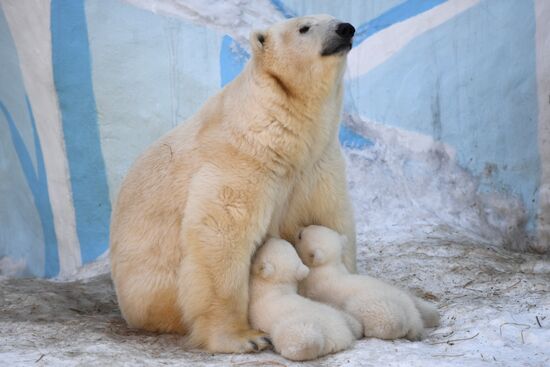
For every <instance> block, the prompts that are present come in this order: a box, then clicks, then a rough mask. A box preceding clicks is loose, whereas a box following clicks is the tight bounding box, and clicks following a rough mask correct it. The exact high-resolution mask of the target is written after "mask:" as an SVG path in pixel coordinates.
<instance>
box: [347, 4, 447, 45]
mask: <svg viewBox="0 0 550 367" xmlns="http://www.w3.org/2000/svg"><path fill="white" fill-rule="evenodd" d="M446 1H447V0H408V1H406V2H404V3H403V4H400V5H397V6H395V7H393V8H391V9H390V10H388V11H386V12H385V13H383V14H381V15H379V16H378V17H376V18H374V19H371V20H369V21H368V22H366V23H364V24H362V25H361V26H360V27H359V28H358V29H357V32H356V33H355V38H354V40H353V43H354V45H358V44H360V43H361V42H363V41H364V40H365V39H367V38H369V37H370V36H372V35H373V34H375V33H377V32H379V31H381V30H383V29H385V28H388V27H389V26H391V25H392V24H395V23H398V22H402V21H404V20H406V19H409V18H412V17H414V16H415V15H418V14H420V13H423V12H425V11H426V10H430V9H431V8H433V7H435V6H437V5H439V4H442V3H444V2H446Z"/></svg>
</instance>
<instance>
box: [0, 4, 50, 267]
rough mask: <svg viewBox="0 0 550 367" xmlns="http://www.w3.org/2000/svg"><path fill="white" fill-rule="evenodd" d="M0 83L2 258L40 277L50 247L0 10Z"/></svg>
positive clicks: (21, 91) (14, 61) (13, 56)
mask: <svg viewBox="0 0 550 367" xmlns="http://www.w3.org/2000/svg"><path fill="white" fill-rule="evenodd" d="M0 81H1V82H0V223H1V224H2V226H1V227H2V228H1V229H0V257H3V256H6V257H9V258H10V259H12V261H13V262H14V263H17V262H20V261H23V262H24V263H26V266H25V267H24V268H23V269H21V270H20V275H38V276H42V275H44V274H45V270H46V269H45V264H46V261H45V259H46V254H45V252H46V251H45V248H46V247H50V248H51V245H52V244H48V243H47V240H48V239H47V238H46V236H45V234H44V230H43V226H42V218H41V215H40V209H39V207H40V206H39V205H40V203H39V202H37V200H36V199H37V194H38V196H39V195H40V194H39V193H38V192H37V191H38V187H37V186H38V184H37V183H36V181H34V180H33V177H36V174H37V169H36V167H37V159H36V157H37V151H36V149H35V148H36V146H35V144H34V133H33V124H32V120H31V115H30V113H29V112H30V111H29V109H28V108H27V103H26V97H25V94H26V93H25V87H24V85H23V78H22V76H21V70H20V68H19V59H18V57H17V52H16V48H15V45H14V42H13V39H12V37H11V33H10V30H9V28H8V24H7V22H6V19H5V17H4V13H3V11H2V9H1V8H0ZM49 240H51V238H50V239H49ZM48 245H49V246H48ZM52 264H54V265H53V266H55V260H53V261H52Z"/></svg>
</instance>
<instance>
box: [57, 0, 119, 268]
mask: <svg viewBox="0 0 550 367" xmlns="http://www.w3.org/2000/svg"><path fill="white" fill-rule="evenodd" d="M51 30H52V61H53V72H54V73H53V74H54V81H55V88H56V91H57V95H58V98H59V104H60V109H61V115H62V124H63V134H64V136H65V147H66V151H67V157H68V160H69V170H70V177H71V187H72V191H73V202H74V209H75V214H76V230H77V234H78V239H79V241H80V249H81V254H82V262H89V261H91V260H94V259H95V258H96V257H98V256H99V255H101V254H102V253H103V252H105V250H107V248H108V246H109V221H110V216H111V202H110V199H109V189H108V186H107V178H106V173H105V163H104V160H103V153H102V150H101V138H100V136H99V127H98V120H97V114H96V106H95V96H94V91H93V88H92V75H91V59H90V50H89V46H88V29H87V24H86V16H85V13H84V1H83V0H52V2H51Z"/></svg>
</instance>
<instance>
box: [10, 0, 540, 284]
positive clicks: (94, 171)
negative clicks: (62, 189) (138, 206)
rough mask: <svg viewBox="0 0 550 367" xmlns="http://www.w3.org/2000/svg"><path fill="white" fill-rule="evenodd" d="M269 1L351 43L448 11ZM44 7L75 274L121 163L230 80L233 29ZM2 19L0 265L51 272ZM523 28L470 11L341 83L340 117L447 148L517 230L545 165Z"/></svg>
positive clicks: (492, 7) (25, 110)
mask: <svg viewBox="0 0 550 367" xmlns="http://www.w3.org/2000/svg"><path fill="white" fill-rule="evenodd" d="M269 3H271V5H273V9H271V10H269V9H267V8H268V7H266V9H267V10H266V11H272V12H278V16H280V17H281V18H282V17H285V16H286V17H289V16H294V15H306V14H315V13H329V14H332V15H335V16H336V17H338V18H340V19H342V20H346V21H350V22H352V23H353V24H354V25H355V26H356V28H357V37H356V39H355V46H356V47H357V46H358V45H360V44H361V43H362V42H364V41H365V40H368V39H369V37H373V36H374V35H377V34H380V32H383V31H384V30H387V29H390V28H391V27H393V26H394V25H396V24H403V23H406V22H408V21H409V20H411V19H415V17H419V16H422V14H424V13H426V12H427V11H430V10H433V9H437V8H438V7H439V6H442V5H444V4H446V3H447V1H446V0H422V1H421V0H381V1H363V0H349V1H346V2H334V1H330V0H318V1H307V0H269ZM269 3H268V2H266V4H269ZM50 4H51V8H50V9H51V19H50V20H51V42H52V43H51V51H52V60H51V61H52V65H53V67H52V71H53V76H54V86H53V87H52V93H55V97H56V98H57V100H58V102H59V111H60V115H61V120H62V121H61V122H62V130H63V135H64V136H63V139H64V142H65V150H66V159H67V161H68V164H69V171H70V172H69V174H70V187H71V188H72V201H73V202H74V212H75V215H76V223H75V225H76V232H77V235H78V241H79V246H80V249H81V254H82V262H83V263H86V262H89V261H92V260H93V259H95V258H97V256H99V255H100V254H101V253H103V252H104V251H105V250H106V249H107V246H108V235H109V219H110V214H111V205H112V203H113V201H114V200H115V199H116V195H117V193H118V190H119V187H120V184H121V181H122V179H123V177H124V176H125V174H126V172H127V170H128V168H129V167H130V165H131V163H132V162H133V161H134V160H135V158H136V157H137V156H138V155H139V154H140V153H141V152H142V151H143V150H144V149H145V148H146V147H147V146H148V145H149V144H150V143H151V142H153V141H154V140H156V139H157V138H158V137H159V136H161V135H162V134H164V133H165V132H167V131H168V130H170V129H171V128H173V127H174V126H176V125H177V124H179V123H182V122H183V121H185V119H186V118H188V117H190V116H191V115H193V114H194V113H195V112H196V111H197V109H198V108H199V107H200V106H201V105H202V104H203V103H204V101H205V100H206V99H207V98H208V97H209V96H211V95H213V94H214V93H216V92H217V91H218V90H219V89H220V87H222V86H224V85H225V84H227V83H228V82H229V81H231V80H232V79H233V78H234V77H235V76H236V75H237V74H238V73H239V72H240V70H242V68H243V66H244V64H245V63H246V61H247V60H248V57H249V55H248V52H247V51H246V50H247V45H243V44H238V43H236V42H235V41H234V39H233V38H232V37H231V35H230V34H227V33H232V31H233V30H232V29H226V31H223V30H221V29H220V27H218V26H217V24H212V23H209V22H213V21H211V20H208V19H207V20H204V19H203V21H202V22H203V23H201V24H197V23H193V22H192V21H191V20H189V19H187V18H186V17H185V16H182V17H180V18H173V17H167V16H163V15H160V14H155V13H153V12H151V11H148V10H144V9H140V8H138V7H136V6H134V5H132V4H129V3H127V2H126V1H124V0H101V1H99V0H93V1H92V0H89V1H85V0H51V2H50ZM232 4H233V5H235V4H236V3H235V2H232V1H229V2H227V3H225V4H224V6H229V7H230V6H232ZM237 5H238V4H237ZM237 5H235V6H237ZM190 6H192V4H190ZM1 9H2V8H1V7H0V54H1V57H0V107H1V108H0V222H1V223H2V224H3V226H2V228H1V229H0V258H1V257H4V256H6V257H9V258H10V259H12V260H13V261H14V262H16V261H18V260H19V259H22V260H23V261H24V263H25V264H26V265H25V269H24V273H25V274H32V275H38V276H52V275H55V274H57V272H58V271H59V254H58V247H59V246H58V243H57V241H56V237H55V228H54V224H53V222H54V221H53V218H54V216H55V215H56V213H54V212H52V209H51V205H50V201H49V200H50V199H49V194H48V192H49V190H52V189H53V190H55V183H49V182H47V180H46V175H45V170H47V167H46V166H44V159H43V149H41V148H42V143H41V141H40V136H39V134H37V130H36V127H35V123H34V122H33V112H32V109H33V107H34V106H30V105H29V104H28V100H27V97H26V96H27V94H28V93H27V92H28V91H26V90H25V86H24V84H23V77H22V71H21V68H20V66H19V59H18V56H17V47H23V46H22V45H16V44H15V43H14V40H13V39H12V37H11V32H13V30H10V29H9V27H8V24H7V22H6V19H5V15H4V14H3V13H2V11H1ZM241 10H242V9H240V8H239V11H238V12H237V13H239V12H240V11H241ZM212 11H214V9H213V10H212ZM214 15H215V14H214ZM214 15H213V17H211V19H216V18H215V16H214ZM209 19H210V18H209ZM245 21H246V19H245ZM245 23H246V22H245ZM235 24H236V27H237V26H239V27H240V26H242V24H244V23H242V22H241V23H239V22H236V23H235ZM535 25H536V24H535V16H534V4H533V0H524V1H515V0H502V1H495V0H480V1H479V3H478V4H477V5H474V6H473V7H471V8H469V9H468V10H466V11H464V12H463V13H460V14H458V15H455V16H453V17H451V19H450V20H448V21H446V22H443V24H441V25H439V26H437V27H435V28H433V29H431V30H429V31H427V32H425V33H423V34H420V35H419V36H418V37H416V38H415V39H413V40H412V41H411V42H410V43H408V44H407V45H406V46H405V47H403V48H402V49H400V50H399V51H398V52H396V53H395V54H393V55H392V56H391V57H390V58H389V59H388V60H386V61H385V62H383V63H382V64H381V65H379V66H377V67H376V68H374V69H372V70H370V71H369V72H367V73H366V74H364V75H362V76H361V77H358V78H355V79H351V80H348V81H347V86H346V90H347V92H348V93H347V95H346V103H345V109H346V111H345V112H346V113H347V114H349V115H351V116H354V117H356V118H362V119H366V120H370V121H373V122H377V123H380V124H383V125H385V126H389V127H393V128H396V129H398V130H399V131H402V132H404V133H409V132H415V133H419V134H422V136H424V137H427V138H430V139H433V140H435V141H436V142H442V143H444V144H446V145H447V146H448V147H450V148H451V149H453V150H454V151H455V152H456V159H457V161H458V163H459V164H460V165H461V166H462V167H463V168H464V169H465V170H466V171H467V172H469V173H470V174H471V175H472V176H474V177H475V178H476V179H477V180H479V182H480V183H481V185H480V191H481V192H487V193H493V192H499V193H503V194H504V196H509V197H516V196H517V197H519V198H521V202H522V203H523V205H524V207H525V209H526V211H527V214H528V225H527V228H526V229H527V230H528V231H529V233H531V234H535V233H536V226H535V223H536V220H535V219H536V213H537V210H538V207H539V203H538V191H537V190H538V188H539V186H540V179H539V177H540V174H541V172H540V170H541V168H540V167H541V159H543V158H544V157H540V155H539V153H538V145H537V139H538V135H537V134H538V132H537V131H538V121H537V119H538V117H537V114H538V106H537V102H536V101H537V98H536V97H537V95H536V93H537V79H536V63H535V52H536V45H535V37H534V34H535ZM233 35H234V34H233ZM390 41H391V40H390ZM373 52H376V50H373ZM340 141H341V143H342V145H343V146H344V147H345V148H347V149H355V150H367V149H370V148H371V147H373V146H375V144H376V137H365V136H362V135H361V134H359V133H358V131H356V130H354V129H353V128H352V127H351V125H346V126H343V127H342V129H341V131H340ZM404 164H406V162H404ZM419 174H421V173H420V172H419ZM52 185H53V186H52ZM4 223H5V225H4Z"/></svg>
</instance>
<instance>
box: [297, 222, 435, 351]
mask: <svg viewBox="0 0 550 367" xmlns="http://www.w3.org/2000/svg"><path fill="white" fill-rule="evenodd" d="M346 240H347V239H346V236H344V235H340V234H338V233H337V232H335V231H333V230H331V229H329V228H326V227H322V226H315V225H312V226H308V227H306V228H305V229H303V230H302V231H301V232H300V234H299V235H298V244H297V246H296V249H297V251H298V254H299V256H300V258H301V259H302V261H303V262H304V263H305V264H306V265H307V266H308V267H310V269H311V270H310V272H309V275H308V276H307V278H306V279H305V280H304V281H303V282H302V283H301V288H300V290H301V291H303V293H304V294H305V295H306V296H307V297H309V298H311V299H314V300H316V301H319V302H326V303H328V304H330V305H332V306H334V307H337V308H339V309H342V310H344V311H346V312H348V313H349V314H351V315H353V316H354V317H356V318H357V319H358V320H360V321H361V322H362V324H363V333H364V335H365V336H366V337H373V338H380V339H398V338H402V337H405V338H407V339H410V340H418V339H420V338H421V337H422V333H423V330H424V327H435V326H437V325H438V323H439V314H438V312H437V310H436V309H435V307H434V306H432V305H431V304H429V303H427V302H425V301H423V300H421V299H419V298H417V297H414V296H411V295H409V294H408V293H406V292H404V291H402V290H400V289H398V288H396V287H394V286H391V285H389V284H387V283H384V282H382V281H380V280H378V279H374V278H372V277H369V276H365V275H357V274H350V273H349V272H348V270H347V269H346V268H345V266H344V265H343V264H342V247H343V246H344V245H345V242H346Z"/></svg>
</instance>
